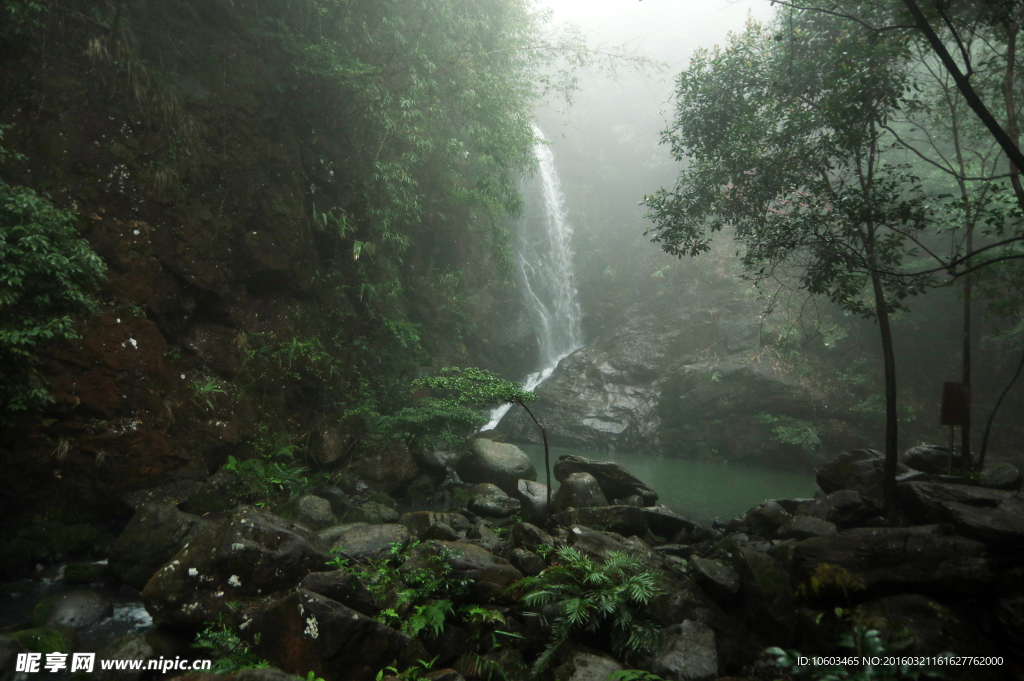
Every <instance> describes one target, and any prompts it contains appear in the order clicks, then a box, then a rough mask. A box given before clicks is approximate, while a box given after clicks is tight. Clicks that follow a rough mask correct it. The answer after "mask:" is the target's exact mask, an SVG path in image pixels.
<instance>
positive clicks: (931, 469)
mask: <svg viewBox="0 0 1024 681" xmlns="http://www.w3.org/2000/svg"><path fill="white" fill-rule="evenodd" d="M900 463H902V464H904V465H906V466H909V467H910V468H913V469H914V470H916V471H921V472H923V473H931V474H932V475H945V474H947V473H950V471H951V470H952V469H953V468H955V467H956V466H957V464H958V462H957V461H955V460H952V461H951V458H950V453H949V447H940V446H938V445H918V446H916V447H911V448H910V449H908V450H907V451H905V452H903V454H902V455H901V456H900Z"/></svg>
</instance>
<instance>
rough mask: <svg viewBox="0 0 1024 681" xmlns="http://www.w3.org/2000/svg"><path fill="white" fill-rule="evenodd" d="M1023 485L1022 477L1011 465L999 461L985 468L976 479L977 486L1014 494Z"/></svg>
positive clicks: (1023, 478)
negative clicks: (1003, 490) (1008, 491)
mask: <svg viewBox="0 0 1024 681" xmlns="http://www.w3.org/2000/svg"><path fill="white" fill-rule="evenodd" d="M1022 484H1024V475H1021V472H1020V471H1019V470H1017V468H1016V467H1015V466H1013V465H1012V464H1009V463H1006V462H1005V461H1000V462H999V463H994V464H991V465H989V466H987V467H986V468H985V470H983V471H982V472H981V475H980V476H979V477H978V485H979V486H981V487H990V488H992V489H1005V490H1010V491H1014V492H1016V491H1017V490H1019V489H1020V488H1021V485H1022Z"/></svg>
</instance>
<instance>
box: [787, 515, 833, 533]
mask: <svg viewBox="0 0 1024 681" xmlns="http://www.w3.org/2000/svg"><path fill="white" fill-rule="evenodd" d="M836 534H839V530H838V529H836V526H835V525H834V524H832V523H830V522H829V521H827V520H822V519H821V518H815V517H813V516H809V515H798V516H793V517H792V518H790V519H789V521H787V522H786V524H785V525H783V526H782V527H780V528H779V529H778V530H776V531H775V537H776V538H778V539H810V538H811V537H831V536H833V535H836Z"/></svg>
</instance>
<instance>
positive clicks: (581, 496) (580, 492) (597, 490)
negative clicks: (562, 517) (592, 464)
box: [554, 473, 608, 512]
mask: <svg viewBox="0 0 1024 681" xmlns="http://www.w3.org/2000/svg"><path fill="white" fill-rule="evenodd" d="M607 505H608V499H607V498H606V497H605V495H604V492H602V491H601V486H600V485H599V484H598V482H597V478H595V477H594V476H593V475H591V474H590V473H573V474H572V475H570V476H568V477H567V478H565V479H564V480H562V486H561V487H559V488H558V492H557V493H556V494H555V500H554V506H555V509H554V510H555V511H556V512H558V511H565V510H568V509H570V508H588V507H591V506H607Z"/></svg>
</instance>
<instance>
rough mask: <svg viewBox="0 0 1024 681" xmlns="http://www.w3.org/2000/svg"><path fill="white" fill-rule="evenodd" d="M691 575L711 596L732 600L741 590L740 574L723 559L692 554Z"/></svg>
mask: <svg viewBox="0 0 1024 681" xmlns="http://www.w3.org/2000/svg"><path fill="white" fill-rule="evenodd" d="M690 575H691V576H692V577H693V579H694V581H695V582H697V584H700V586H701V587H702V588H703V589H704V590H705V591H707V592H708V594H710V595H711V596H713V597H715V598H717V599H720V600H730V599H732V598H733V597H734V596H736V594H738V593H739V591H740V575H739V573H738V572H736V571H735V570H733V569H732V567H731V566H729V565H727V564H726V563H724V562H723V561H721V560H714V559H712V558H701V557H700V556H692V557H691V558H690Z"/></svg>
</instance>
